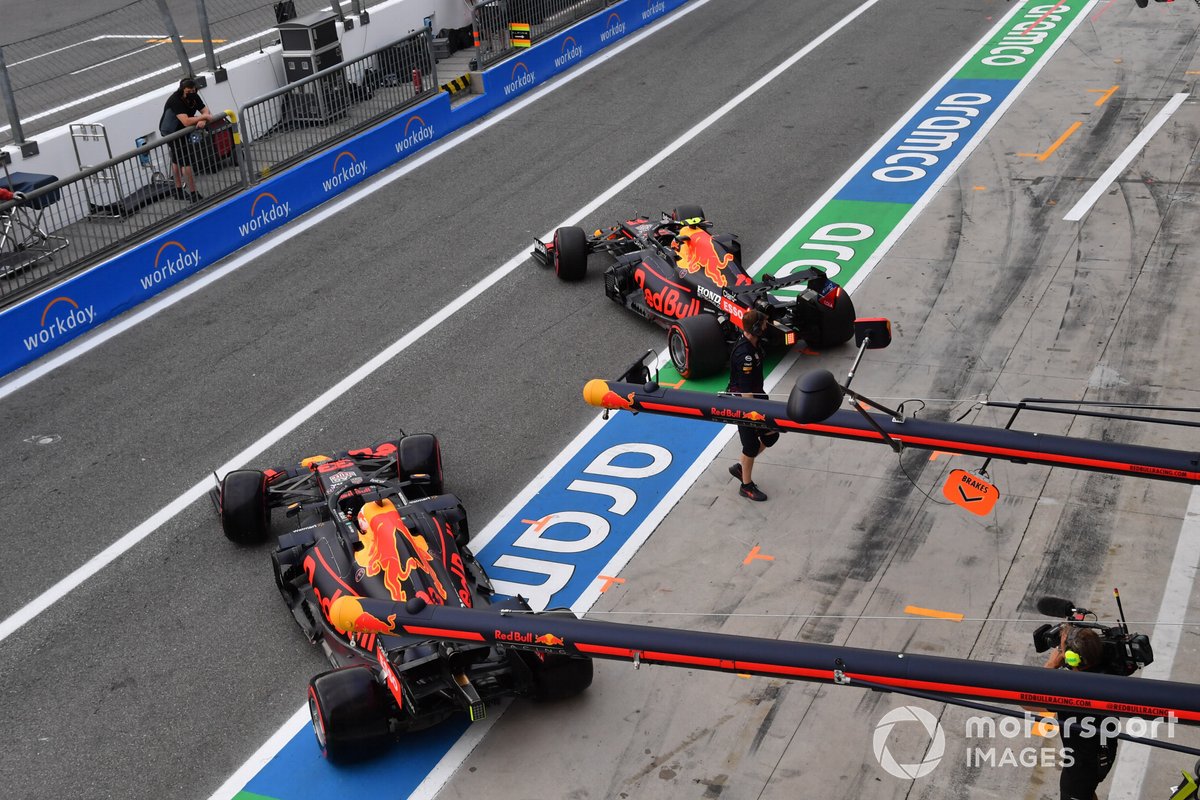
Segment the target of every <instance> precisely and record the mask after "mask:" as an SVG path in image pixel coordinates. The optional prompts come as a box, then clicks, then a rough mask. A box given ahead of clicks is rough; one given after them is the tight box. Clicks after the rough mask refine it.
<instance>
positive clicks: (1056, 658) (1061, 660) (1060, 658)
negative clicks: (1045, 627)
mask: <svg viewBox="0 0 1200 800" xmlns="http://www.w3.org/2000/svg"><path fill="white" fill-rule="evenodd" d="M1066 650H1067V626H1066V625H1063V626H1062V629H1061V630H1059V632H1058V647H1056V648H1054V649H1053V650H1051V651H1050V656H1049V657H1048V658H1047V659H1046V663H1045V665H1044V666H1045V667H1046V669H1062V668H1063V667H1065V666H1066V665H1067V662H1066V657H1065V656H1064V655H1063V654H1064V653H1065V652H1066Z"/></svg>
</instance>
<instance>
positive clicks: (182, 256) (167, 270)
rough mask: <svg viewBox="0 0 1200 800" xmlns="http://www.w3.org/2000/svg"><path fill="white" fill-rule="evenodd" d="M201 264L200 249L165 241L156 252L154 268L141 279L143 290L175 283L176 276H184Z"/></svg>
mask: <svg viewBox="0 0 1200 800" xmlns="http://www.w3.org/2000/svg"><path fill="white" fill-rule="evenodd" d="M199 266H200V250H199V248H195V247H193V248H192V249H191V250H189V249H187V248H186V247H184V246H183V245H182V244H180V243H179V242H176V241H174V240H172V241H169V242H164V243H163V246H162V247H160V248H158V252H157V253H155V254H154V269H152V270H150V272H148V273H146V274H145V275H143V276H142V277H141V278H140V279H139V280H140V283H141V284H142V289H143V290H149V289H153V288H154V287H155V286H158V285H159V284H161V283H163V282H164V281H165V282H167V283H174V282H175V281H174V280H172V279H173V278H175V277H176V276H183V275H185V274H187V273H188V272H192V271H194V270H195V269H196V268H197V267H199Z"/></svg>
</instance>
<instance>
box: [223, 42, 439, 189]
mask: <svg viewBox="0 0 1200 800" xmlns="http://www.w3.org/2000/svg"><path fill="white" fill-rule="evenodd" d="M437 92H438V81H437V67H436V65H435V61H434V58H433V49H432V37H431V35H430V32H429V31H428V30H427V29H424V28H422V29H421V30H419V31H418V32H417V33H414V34H411V35H409V36H406V37H404V38H403V39H400V40H399V41H396V42H393V43H391V44H389V45H387V46H385V47H381V48H379V49H378V50H373V51H371V52H369V53H366V54H365V55H362V56H360V57H359V58H356V59H354V60H353V61H348V62H345V63H343V64H339V65H337V66H335V67H331V68H329V69H326V70H322V71H320V72H317V73H315V74H313V75H310V76H309V77H307V78H305V79H303V80H300V81H296V82H295V83H291V84H288V85H287V86H285V87H283V88H282V89H276V90H275V91H273V92H269V93H268V94H265V95H262V96H261V97H256V98H254V99H253V100H251V101H250V102H248V103H246V104H245V106H243V108H242V112H241V115H240V117H239V120H240V123H241V126H242V132H243V134H244V137H245V140H246V145H247V154H246V161H247V163H248V165H249V171H250V173H251V175H252V180H258V179H260V178H263V177H266V176H267V175H269V174H271V173H274V172H278V171H279V170H280V169H282V168H284V167H286V166H288V165H290V164H295V163H296V162H298V161H301V160H303V159H304V158H305V157H306V156H308V155H311V154H313V153H316V152H319V151H320V150H322V149H324V148H325V147H327V146H328V145H330V144H331V143H333V142H335V141H337V140H339V139H343V138H346V137H348V136H349V135H350V134H352V133H353V132H355V131H359V130H362V129H363V128H366V127H368V126H370V125H371V124H373V123H375V122H378V121H381V120H383V119H386V118H388V117H390V116H393V115H394V114H396V113H397V112H398V111H399V110H400V109H402V108H404V107H406V106H409V105H412V104H413V103H415V102H417V101H419V100H422V99H424V98H425V97H428V96H430V95H434V94H437Z"/></svg>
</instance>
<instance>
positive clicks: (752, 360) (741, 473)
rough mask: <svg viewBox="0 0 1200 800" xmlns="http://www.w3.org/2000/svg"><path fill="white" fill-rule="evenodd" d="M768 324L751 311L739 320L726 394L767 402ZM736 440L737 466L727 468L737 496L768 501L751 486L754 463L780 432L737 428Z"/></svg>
mask: <svg viewBox="0 0 1200 800" xmlns="http://www.w3.org/2000/svg"><path fill="white" fill-rule="evenodd" d="M768 324H769V321H768V320H767V317H766V315H764V314H762V313H760V312H758V311H756V310H754V309H750V310H749V311H747V312H746V313H745V315H743V317H742V338H741V339H739V340H738V342H737V344H735V345H734V346H733V351H732V352H731V353H730V354H729V387H728V389H727V391H730V392H733V393H735V394H740V395H743V396H745V397H758V398H761V399H764V400H765V399H766V397H767V395H766V394H765V392H764V390H763V349H762V344H761V341H762V335H763V334H764V333H766V330H767V325H768ZM738 437H739V438H740V439H741V441H742V455H741V457H740V458H739V459H738V463H736V464H734V465H732V466H731V467H730V468H729V474H730V475H732V476H733V477H735V478H737V479H738V480H739V481H741V486H739V487H738V494H740V495H741V496H742V497H745V498H748V499H750V500H756V501H759V502H761V501H763V500H766V499H767V495H766V493H764V492H763V491H762V490H761V489H759V488H758V486H757V485H756V484H755V483H754V479H753V472H754V459H755V458H757V457H758V456H759V455H760V454H761V453H762V452H763V451H764V450H766V449H767V448H768V447H770V446H771V445H773V444H775V442H777V441H779V431H772V430H767V429H765V428H760V427H757V426H755V425H738Z"/></svg>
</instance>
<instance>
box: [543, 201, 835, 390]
mask: <svg viewBox="0 0 1200 800" xmlns="http://www.w3.org/2000/svg"><path fill="white" fill-rule="evenodd" d="M711 228H712V225H711V223H710V222H708V220H707V219H705V217H704V210H703V209H702V208H700V207H699V206H679V207H678V208H676V209H675V211H674V212H673V213H671V214H663V215H662V217H661V219H658V220H654V219H650V218H649V217H645V216H639V217H635V218H634V219H630V220H626V221H624V222H622V223H620V224H619V225H616V226H613V227H612V228H609V229H608V231H607V232H605V231H596V232H595V233H594V234H593V235H591V236H588V235H587V234H586V233H584V231H583V229H582V228H577V227H569V228H559V229H558V230H557V231H555V233H554V239H553V240H552V241H550V242H543V241H541V240H540V239H535V240H534V249H533V257H534V258H535V259H536V260H537V261H539V262H540V263H542V264H543V265H545V266H552V267H554V272H555V274H557V275H558V277H559V278H561V279H563V280H566V281H578V280H582V279H583V277H584V276H585V274H586V272H587V260H588V256H589V255H590V254H592V253H607V254H608V255H610V256H612V257H613V263H611V264H610V265H609V266H608V267H607V269H605V271H604V291H605V294H607V295H608V297H609V298H611V299H612V300H614V301H616V302H618V303H620V304H621V305H623V306H625V307H626V308H628V309H629V310H631V311H633V312H634V313H635V314H638V315H640V316H643V317H645V318H646V319H649V320H651V321H653V322H655V323H657V324H658V325H660V326H662V327H663V328H666V329H667V346H668V350H669V352H670V355H671V361H672V362H673V364H674V366H675V369H676V370H677V371H678V372H679V374H680V375H681V376H683V377H684V378H704V377H707V376H709V375H713V374H716V373H718V372H720V371H721V370H723V369H726V368H727V367H728V346H729V345H730V344H731V343H733V342H734V341H736V339H737V338H738V332H739V330H740V329H741V321H742V316H743V315H744V314H745V313H746V311H748V310H749V309H751V308H755V309H758V310H759V311H761V312H763V313H764V314H765V315H766V317H767V319H768V320H769V327H768V329H767V331H766V333H765V334H764V336H763V344H764V346H766V347H768V348H769V347H791V346H793V345H795V344H797V343H798V342H800V341H803V342H804V343H805V344H806V345H807V346H808V347H810V348H813V349H818V350H820V349H824V348H827V347H832V346H834V345H839V344H842V343H843V342H846V341H848V340H849V339H850V338H851V337H852V336H853V335H854V304H853V303H852V302H851V300H850V295H849V294H848V293H847V292H846V291H845V290H844V289H842V288H841V287H840V286H838V285H837V284H836V283H834V282H833V281H831V280H830V279H829V278H828V277H827V276H826V275H825V273H824V272H822V271H821V270H819V269H815V268H809V269H805V270H801V271H799V272H795V273H793V274H790V275H787V276H786V277H782V278H772V277H770V276H767V277H765V278H764V279H763V280H762V281H755V280H754V279H753V278H751V277H750V275H748V274H747V273H746V271H745V270H744V269H743V268H742V252H741V250H742V248H741V244H740V243H739V241H738V238H737V236H734V235H732V234H712V233H710V230H711Z"/></svg>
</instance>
